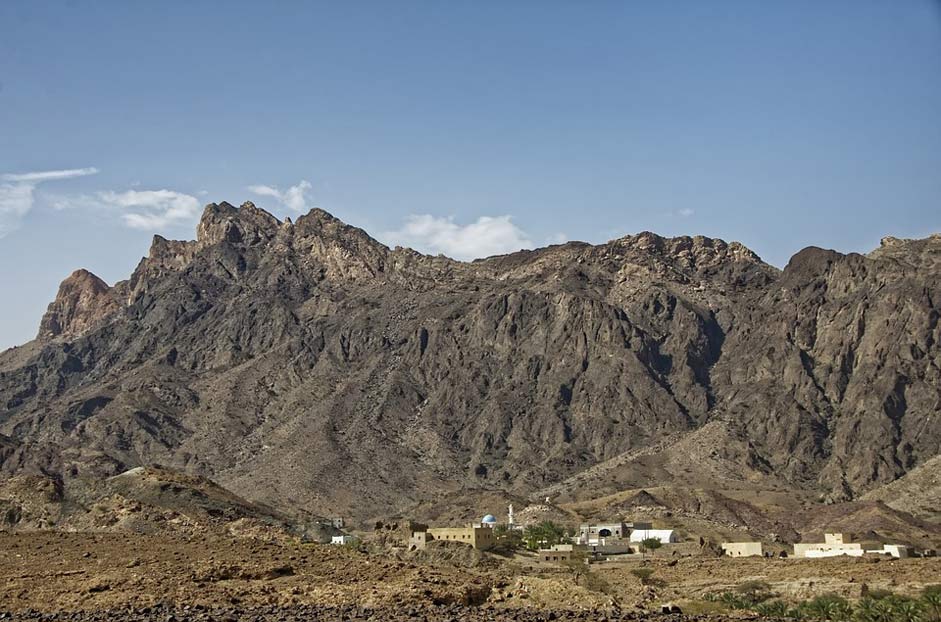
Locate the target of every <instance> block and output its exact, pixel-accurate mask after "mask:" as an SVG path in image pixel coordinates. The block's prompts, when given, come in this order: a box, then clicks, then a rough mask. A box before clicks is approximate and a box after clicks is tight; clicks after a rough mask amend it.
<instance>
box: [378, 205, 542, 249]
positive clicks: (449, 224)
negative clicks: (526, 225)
mask: <svg viewBox="0 0 941 622" xmlns="http://www.w3.org/2000/svg"><path fill="white" fill-rule="evenodd" d="M381 237H382V238H384V239H385V240H386V241H388V243H390V244H393V245H399V246H410V247H412V248H414V249H416V250H419V251H422V252H425V253H432V254H437V253H443V254H445V255H447V256H449V257H453V258H455V259H461V260H469V259H477V258H479V257H489V256H490V255H501V254H504V253H511V252H514V251H518V250H520V249H523V248H531V247H532V246H533V243H532V241H531V240H530V239H529V236H528V235H526V233H525V232H524V231H523V230H522V229H520V228H519V227H517V226H516V225H515V224H513V222H512V218H511V217H510V216H481V217H480V218H478V219H477V220H476V221H475V222H472V223H470V224H467V225H459V224H457V223H456V222H454V219H453V218H440V217H436V216H431V215H430V214H421V215H415V216H410V217H409V218H408V220H407V221H406V222H405V224H404V225H403V226H402V228H400V229H398V230H396V231H389V232H386V233H385V234H382V236H381Z"/></svg>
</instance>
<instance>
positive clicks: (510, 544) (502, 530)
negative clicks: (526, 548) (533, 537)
mask: <svg viewBox="0 0 941 622" xmlns="http://www.w3.org/2000/svg"><path fill="white" fill-rule="evenodd" d="M493 537H494V540H495V541H496V545H495V546H494V550H495V551H497V552H502V553H505V554H507V555H510V554H512V553H513V552H514V551H516V549H518V548H520V547H521V546H523V536H522V535H521V534H520V532H519V531H517V530H516V529H510V528H508V527H507V526H506V525H497V526H496V527H494V528H493Z"/></svg>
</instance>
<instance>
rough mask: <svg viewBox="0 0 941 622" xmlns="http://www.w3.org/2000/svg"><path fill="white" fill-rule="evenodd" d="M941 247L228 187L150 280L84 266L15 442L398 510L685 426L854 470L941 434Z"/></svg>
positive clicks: (81, 458) (753, 460)
mask: <svg viewBox="0 0 941 622" xmlns="http://www.w3.org/2000/svg"><path fill="white" fill-rule="evenodd" d="M939 253H941V238H937V237H935V238H929V239H927V240H917V241H894V242H892V241H890V242H887V243H886V244H885V245H884V246H883V248H881V249H879V250H877V251H875V252H873V253H872V254H871V255H869V256H862V255H842V254H840V253H836V252H833V251H823V250H820V249H806V250H804V251H801V252H800V253H798V254H797V255H795V257H794V258H793V259H792V260H791V262H790V263H789V264H788V266H787V267H786V268H785V270H784V271H783V272H782V271H779V270H777V269H776V268H773V267H771V266H768V265H767V264H765V263H763V262H762V261H761V260H760V258H758V256H757V255H755V254H754V253H752V252H751V251H750V250H748V249H747V248H745V247H744V246H742V245H741V244H738V243H734V242H733V243H726V242H723V241H721V240H713V239H709V238H705V237H701V236H697V237H692V238H691V237H679V238H672V239H669V238H663V237H660V236H657V235H655V234H652V233H641V234H638V235H634V236H627V237H624V238H620V239H618V240H613V241H611V242H609V243H607V244H602V245H598V246H592V245H588V244H583V243H568V244H563V245H558V246H552V247H549V248H544V249H538V250H534V251H520V252H518V253H513V254H510V255H505V256H500V257H492V258H488V259H483V260H478V261H474V262H470V263H462V262H457V261H453V260H450V259H448V258H445V257H427V256H424V255H421V254H419V253H416V252H415V251H412V250H410V249H401V248H397V249H393V250H390V249H389V248H387V247H385V246H384V245H382V244H380V243H379V242H377V241H375V240H373V239H372V238H370V237H369V236H368V235H367V234H366V233H365V232H363V231H362V230H360V229H356V228H355V227H350V226H348V225H346V224H344V223H342V222H341V221H339V220H337V219H336V218H334V217H332V216H330V215H329V214H327V213H326V212H323V211H321V210H314V211H312V212H311V213H309V214H307V215H305V216H302V217H300V218H298V219H297V221H296V222H294V223H291V222H281V221H279V220H277V219H276V218H274V217H273V216H271V215H270V214H268V213H267V212H265V211H263V210H261V209H259V208H257V207H256V206H254V205H253V204H251V203H246V204H244V205H242V206H241V207H240V208H235V207H234V206H232V205H229V204H227V203H221V204H218V205H216V204H211V205H209V206H207V208H206V210H205V213H204V215H203V218H202V220H201V222H200V224H199V227H198V231H197V239H196V240H195V241H169V240H165V239H163V238H160V237H159V236H158V237H156V238H155V239H154V243H153V245H152V246H151V249H150V253H149V254H148V256H147V257H146V258H144V259H143V260H142V261H141V263H140V264H139V265H138V267H137V269H136V270H135V271H134V273H133V274H132V275H131V277H130V278H129V279H128V280H127V281H124V282H121V283H117V284H115V286H114V287H113V288H110V289H109V288H107V286H106V285H104V284H103V283H99V282H98V281H97V280H96V279H94V278H93V277H91V275H87V276H85V275H82V276H80V277H74V275H73V277H70V279H68V280H67V283H68V286H66V284H63V292H64V293H63V295H61V296H60V298H62V300H61V301H60V300H59V299H57V301H56V302H55V303H53V305H52V306H51V307H50V312H49V313H48V314H47V318H49V319H48V320H47V319H44V320H43V326H44V330H43V332H42V333H41V342H40V343H38V344H33V345H32V346H31V348H32V349H21V351H20V352H19V353H17V355H16V356H17V358H14V357H13V355H12V354H10V353H6V354H2V355H0V433H2V434H4V435H6V436H7V437H9V439H11V440H10V443H11V445H10V446H11V447H13V446H15V450H7V451H6V452H5V453H4V454H0V456H3V455H13V456H14V457H13V458H7V461H6V464H5V465H3V469H4V470H5V471H6V472H17V471H23V470H29V469H34V470H40V471H43V472H47V473H57V474H61V476H62V477H65V478H69V477H81V476H83V475H91V476H105V475H114V474H116V473H119V472H122V471H124V470H126V469H128V468H131V467H135V466H138V465H146V464H155V463H156V464H164V465H167V466H169V467H173V468H177V469H181V470H185V471H188V472H191V473H194V474H198V475H203V476H209V477H212V478H213V479H214V480H215V481H217V482H219V483H220V484H222V485H224V486H226V487H228V488H230V489H232V490H234V491H235V492H237V493H238V494H240V495H242V496H244V497H246V498H248V499H251V500H253V501H262V502H266V503H269V504H271V505H273V506H275V507H278V508H282V509H285V508H292V507H302V508H306V509H309V510H311V511H313V512H316V513H318V514H321V515H327V514H333V513H345V514H352V515H356V516H360V517H367V516H379V517H381V516H384V515H388V514H390V513H394V512H396V511H401V510H403V509H405V508H407V507H409V506H410V505H411V504H413V503H418V502H422V501H427V500H430V499H434V498H437V497H439V496H440V495H442V494H446V493H451V492H455V491H459V490H471V489H484V490H505V491H507V492H508V493H512V494H514V495H529V494H534V493H536V492H537V491H540V490H543V489H547V487H551V486H552V485H553V484H554V483H557V482H562V481H564V480H566V479H567V478H571V477H573V476H574V475H575V474H577V473H579V472H581V471H583V470H585V469H587V468H589V467H591V466H592V465H599V464H602V463H605V464H611V465H618V464H622V462H619V461H618V460H619V458H618V457H619V456H627V455H634V454H633V453H632V452H638V451H640V452H641V453H642V450H644V449H645V448H651V447H656V446H659V445H658V444H662V443H666V442H667V439H678V438H686V439H687V440H686V441H685V443H686V444H685V445H684V443H673V444H672V446H673V447H684V446H689V447H692V448H693V449H690V450H688V451H683V452H682V453H683V455H684V456H685V458H684V459H680V458H681V457H682V456H679V453H677V452H678V451H679V450H676V451H674V452H673V453H672V454H670V457H669V458H663V459H662V460H660V462H659V463H657V464H656V465H653V466H651V467H650V468H651V469H652V470H650V471H649V473H651V474H652V475H651V476H652V477H653V476H656V477H659V478H663V477H671V474H675V473H678V472H680V471H682V470H687V471H688V470H691V469H692V470H695V465H692V464H690V462H691V460H692V458H690V456H694V455H701V456H704V458H703V459H704V460H706V461H707V462H708V463H709V468H708V469H706V470H702V469H700V470H701V471H702V472H703V473H709V474H712V476H713V477H716V478H731V479H734V478H735V477H737V476H736V475H735V474H734V473H732V470H733V469H732V468H731V467H730V465H733V466H734V463H735V462H736V461H744V464H743V466H742V469H743V473H744V472H747V476H748V477H749V478H752V479H754V478H763V477H766V478H775V481H780V482H785V483H787V485H790V486H794V487H799V488H803V489H808V490H814V491H820V493H821V494H823V495H829V496H831V497H832V498H833V499H839V498H849V497H855V496H857V495H859V494H861V493H863V492H864V491H866V490H869V489H871V488H873V487H875V486H877V485H880V484H882V483H885V482H888V481H891V480H893V479H895V478H897V477H899V476H900V475H902V474H904V473H905V472H907V471H909V470H911V469H912V468H914V467H916V466H917V465H919V464H921V463H923V462H924V461H926V460H928V459H929V458H931V457H932V456H934V455H937V454H938V453H939V451H941V417H938V416H937V413H938V411H939V405H941V376H939V349H938V342H939V340H941V334H939V327H938V313H939V310H938V304H939V302H938V300H937V299H936V298H937V295H936V292H938V291H941V287H939V286H941V283H939V271H938V269H937V267H938V265H939V263H938V257H939ZM69 281H72V282H69ZM47 324H48V326H50V327H51V326H55V327H56V328H55V329H54V330H52V329H47V328H45V327H46V326H47ZM52 333H55V334H54V335H52ZM51 337H54V338H51ZM703 443H706V444H710V443H711V444H714V445H715V447H712V446H710V447H700V445H702V444H703ZM13 444H15V445H13ZM11 452H12V453H11ZM638 455H639V454H638ZM623 464H627V463H626V462H624V463H623ZM619 468H620V467H614V466H613V467H612V469H614V471H615V472H617V471H618V469H619ZM624 468H628V467H624ZM654 469H655V470H654ZM621 470H622V471H623V469H621ZM609 471H610V470H609ZM609 471H605V473H609ZM646 472H647V471H637V472H636V473H634V475H630V474H624V473H616V475H617V477H619V478H620V480H621V481H624V482H627V481H628V480H631V483H632V485H635V486H637V487H642V486H644V485H645V484H644V482H639V481H635V480H637V478H638V477H640V475H641V474H642V473H646ZM654 474H655V475H654ZM738 477H740V478H741V477H744V475H739V476H738Z"/></svg>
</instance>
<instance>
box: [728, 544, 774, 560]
mask: <svg viewBox="0 0 941 622" xmlns="http://www.w3.org/2000/svg"><path fill="white" fill-rule="evenodd" d="M722 551H723V552H725V554H726V555H728V556H729V557H761V556H762V555H764V551H763V550H762V548H761V542H723V543H722Z"/></svg>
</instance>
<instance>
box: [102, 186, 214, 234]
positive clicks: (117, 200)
mask: <svg viewBox="0 0 941 622" xmlns="http://www.w3.org/2000/svg"><path fill="white" fill-rule="evenodd" d="M96 196H97V197H98V199H99V200H100V201H101V202H102V203H103V204H104V205H105V206H110V207H117V208H120V209H122V210H125V211H126V213H125V214H123V215H122V217H123V219H124V223H125V224H126V225H127V226H128V227H131V228H133V229H144V230H153V229H162V228H164V227H167V226H168V225H173V224H177V223H185V222H188V221H192V220H195V219H196V217H197V216H199V199H197V198H196V197H194V196H192V195H189V194H184V193H182V192H175V191H173V190H128V191H126V192H99V193H98V194H97V195H96Z"/></svg>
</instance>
